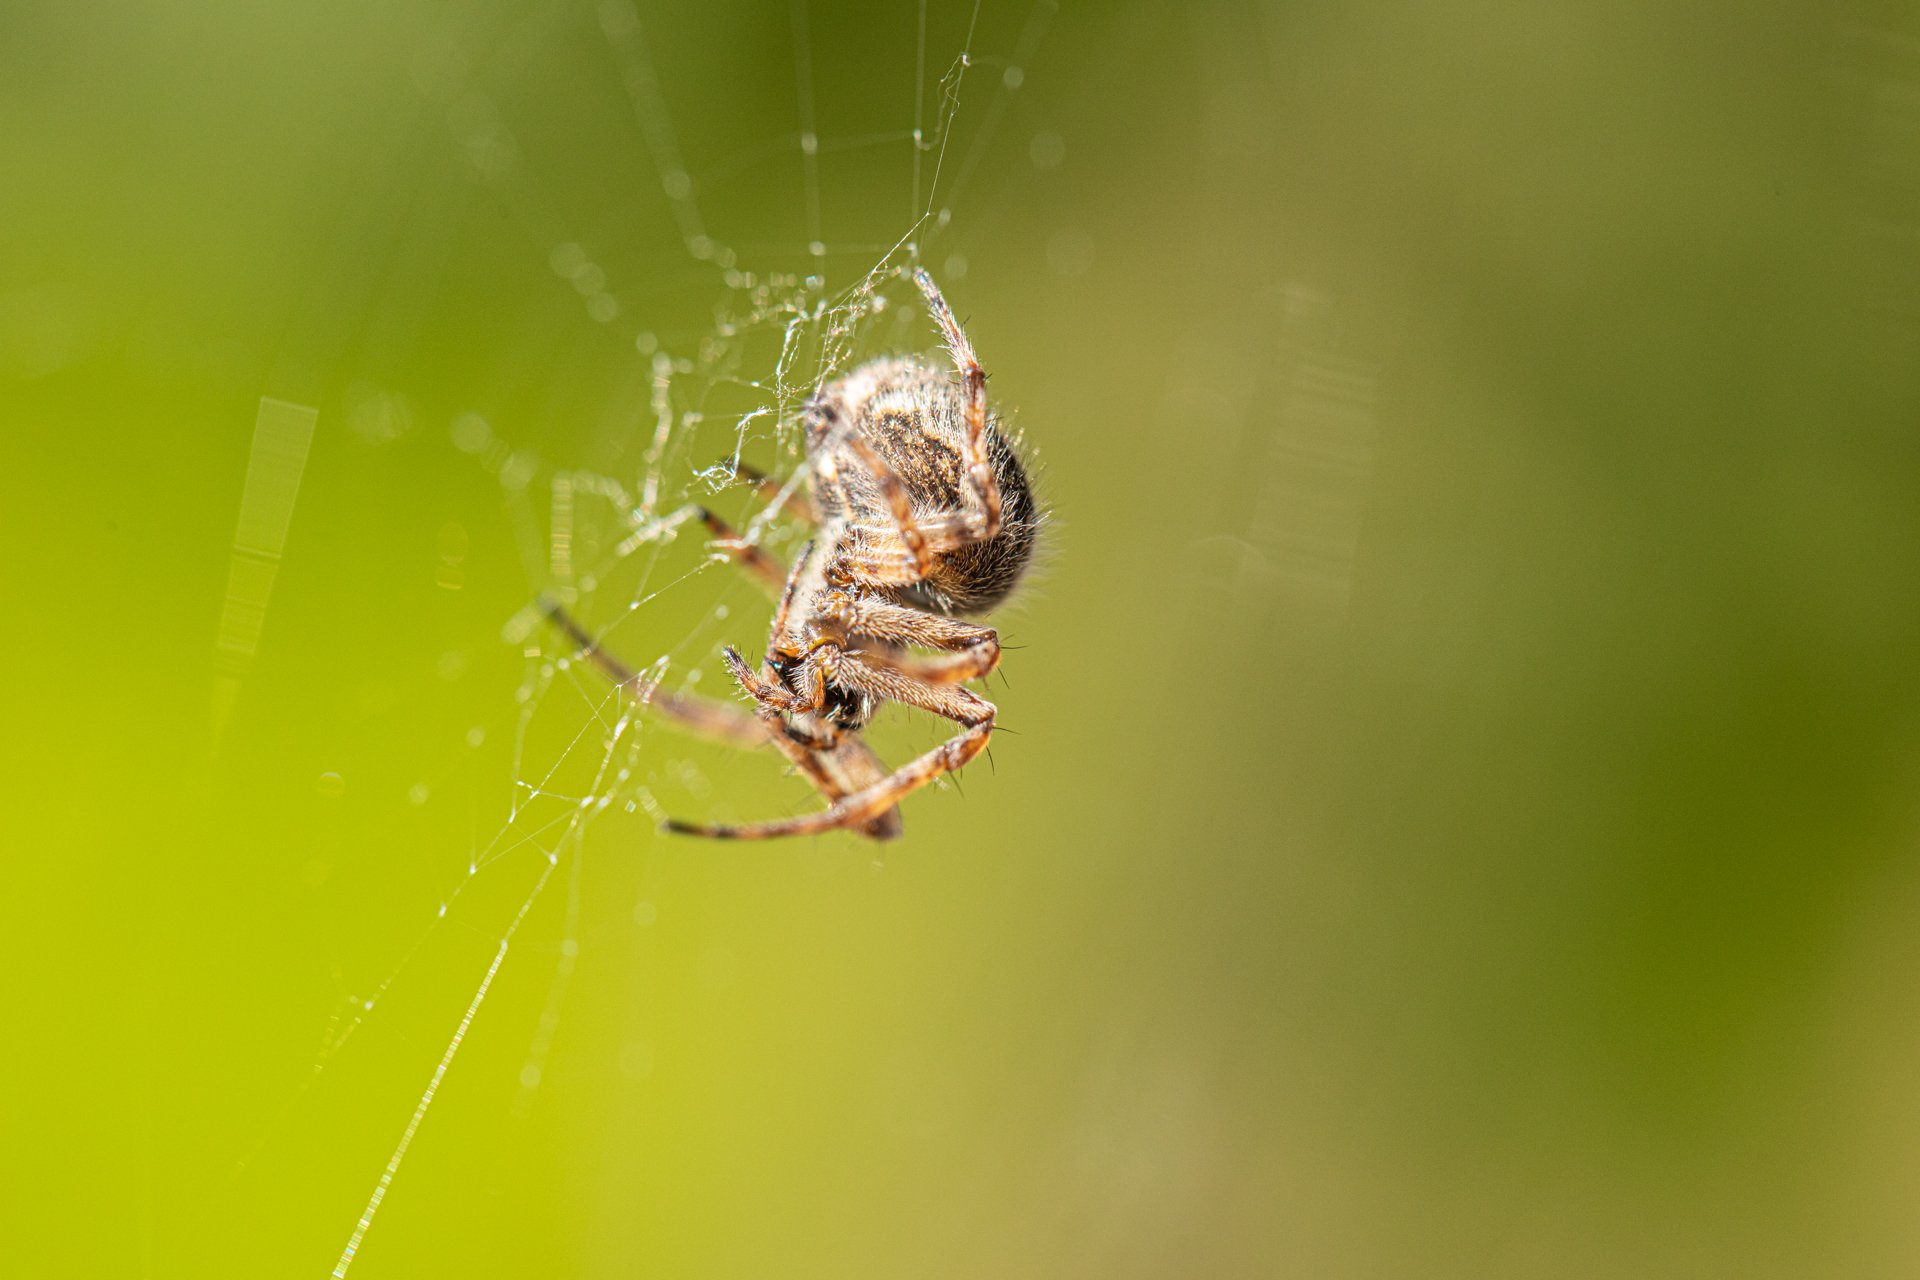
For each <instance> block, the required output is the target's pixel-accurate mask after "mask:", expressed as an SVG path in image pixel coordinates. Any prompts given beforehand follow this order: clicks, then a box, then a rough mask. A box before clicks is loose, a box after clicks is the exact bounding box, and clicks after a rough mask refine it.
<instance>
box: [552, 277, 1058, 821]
mask: <svg viewBox="0 0 1920 1280" xmlns="http://www.w3.org/2000/svg"><path fill="white" fill-rule="evenodd" d="M914 280H915V282H917V283H918V284H919V286H920V290H921V292H922V293H924V294H926V296H927V305H928V307H929V308H931V309H932V311H933V317H934V319H935V320H936V321H938V322H939V325H940V330H941V333H942V334H943V335H944V336H945V338H946V343H947V348H948V350H949V351H950V352H951V353H952V356H953V363H954V365H955V367H956V368H957V369H958V370H959V373H960V383H959V385H958V386H956V385H955V383H954V381H953V379H952V378H950V377H949V376H947V375H946V374H944V373H942V372H940V371H939V370H937V369H933V368H930V367H928V366H927V365H925V364H923V363H921V362H919V361H917V360H913V359H880V360H873V361H870V362H869V363H867V364H863V365H861V366H860V367H859V368H857V369H855V370H853V371H852V372H851V373H849V374H847V376H846V377H844V378H841V379H839V380H838V381H836V382H831V383H828V384H827V385H826V386H824V387H822V388H821V389H820V390H819V392H817V393H816V394H815V395H814V397H813V398H812V399H811V400H809V401H808V402H807V405H806V408H805V410H804V411H803V414H802V420H803V422H804V425H805V427H806V440H807V462H808V477H807V478H808V482H809V486H810V489H811V492H812V495H813V501H812V503H811V505H810V506H808V505H807V504H804V503H793V504H791V505H790V508H789V509H790V510H791V511H793V512H794V513H795V514H797V515H798V516H799V517H800V518H802V519H806V520H810V521H811V522H813V523H814V524H815V525H816V526H817V528H818V535H817V536H816V537H815V538H814V540H813V541H811V542H809V543H808V544H807V546H806V548H805V550H803V551H802V552H801V554H800V558H799V561H798V563H796V564H795V565H794V566H793V569H792V571H791V572H788V571H787V570H786V569H784V568H783V567H782V566H781V565H780V564H779V562H778V561H777V560H775V559H774V558H773V557H772V556H770V555H768V554H767V553H766V552H764V551H762V550H761V549H760V548H759V547H756V546H753V545H751V544H749V543H746V542H744V541H742V540H741V539H740V537H739V536H738V535H737V534H736V533H735V532H734V531H733V530H732V529H731V528H729V527H728V526H727V525H726V524H725V523H724V522H723V521H721V520H720V519H719V517H717V516H715V515H714V514H713V513H712V512H709V511H706V510H704V509H701V508H696V509H695V511H694V514H695V515H696V516H697V517H698V518H699V519H700V520H701V521H702V522H703V523H704V524H705V525H706V526H707V529H708V531H709V532H710V533H711V534H712V535H713V538H714V544H715V545H716V546H718V547H720V548H721V549H723V550H724V551H725V552H726V553H727V555H728V556H729V557H730V558H732V559H733V560H734V561H735V562H736V563H738V564H740V565H741V566H742V567H744V568H746V569H747V570H748V571H750V572H752V573H753V574H754V575H755V576H757V577H759V578H760V579H761V580H762V581H763V582H765V583H766V584H767V585H768V586H770V587H772V588H773V589H775V590H777V591H778V592H779V593H780V604H779V608H778V609H777V610H776V611H775V613H774V617H773V630H772V633H771V634H770V635H769V636H768V638H767V654H766V658H765V659H764V660H763V661H762V663H761V665H760V670H759V671H758V672H755V671H754V670H753V669H752V668H751V667H749V666H748V665H747V663H746V662H745V660H743V659H742V658H741V657H740V654H739V652H738V651H737V650H735V649H734V648H733V647H731V646H729V647H728V648H727V649H726V650H725V651H724V653H725V658H726V663H727V669H728V670H729V671H730V672H732V673H733V678H734V679H735V680H737V681H739V683H740V687H741V688H742V689H744V690H745V691H746V693H747V695H748V696H749V697H751V698H752V699H753V701H754V703H755V704H756V707H755V714H753V715H751V716H749V715H747V714H745V713H743V712H741V711H738V710H736V709H735V708H733V707H731V706H729V705H727V704H725V703H720V702H713V701H709V700H707V699H702V698H696V697H692V696H690V695H687V694H680V693H669V692H667V691H664V690H656V691H655V692H654V693H653V694H652V696H651V697H650V698H648V699H647V700H646V701H647V705H649V706H651V707H652V708H653V709H654V710H655V711H657V712H659V713H661V714H663V715H665V716H667V717H669V718H671V719H674V720H677V721H679V722H680V723H681V724H683V725H685V726H686V727H688V728H691V729H694V730H695V731H697V732H700V733H703V734H705V735H707V736H709V737H713V738H717V739H719V740H721V741H725V742H728V743H732V744H734V745H739V746H754V745H758V744H760V743H763V742H770V743H772V744H773V745H774V746H775V747H776V748H778V749H779V750H780V751H781V752H782V753H783V754H784V755H785V756H786V757H787V758H788V759H789V760H791V761H792V762H793V764H794V766H795V767H796V768H797V769H798V770H799V771H800V773H801V774H802V775H803V776H804V777H805V778H806V779H807V780H808V781H809V782H811V783H812V784H813V785H814V786H815V787H817V788H819V789H820V791H821V793H822V794H823V795H825V796H826V797H827V799H828V800H829V801H830V802H831V803H830V804H829V805H828V807H827V808H826V809H824V810H821V811H820V812H818V813H812V814H807V815H805V816H803V817H798V818H789V819H786V820H784V821H776V822H761V823H754V824H751V825H747V826H719V825H708V824H698V823H689V822H678V821H669V822H667V824H666V829H667V830H669V831H678V832H683V833H686V834H689V835H701V836H714V837H719V838H723V839H731V840H755V839H766V838H770V837H773V836H794V835H807V834H811V833H815V832H822V831H834V830H839V829H848V830H853V831H857V832H858V833H859V834H861V835H864V836H866V837H868V838H869V839H873V840H891V839H893V838H895V837H896V836H898V835H899V834H900V832H901V823H900V810H899V808H898V807H897V806H898V804H899V802H900V800H901V799H902V798H904V797H905V796H907V795H909V794H910V793H912V792H914V791H917V790H918V789H919V788H921V787H924V786H926V785H927V784H928V783H929V782H932V781H933V780H934V779H935V778H938V777H939V776H941V775H942V774H945V773H951V772H953V771H954V770H956V769H959V768H960V767H961V766H962V765H964V764H966V763H967V762H968V761H970V760H972V759H973V758H974V757H975V756H977V755H979V754H980V752H981V751H982V750H984V749H985V747H986V745H987V739H988V738H989V737H990V736H991V735H992V733H993V717H994V706H993V704H992V703H991V702H988V701H987V700H986V699H984V698H981V697H979V696H978V695H976V694H974V693H972V692H970V691H969V690H967V689H966V688H964V687H962V686H963V684H964V682H966V681H968V680H975V679H979V678H980V677H982V676H985V675H986V674H987V673H989V672H990V671H992V670H993V669H994V668H995V667H996V666H998V665H999V662H1000V642H999V637H998V636H997V634H996V633H995V632H994V630H993V629H992V628H991V627H982V626H976V625H974V624H973V623H970V622H963V621H960V618H961V616H964V615H970V614H981V613H985V612H987V611H988V610H990V609H992V608H993V607H994V606H995V605H997V604H999V603H1000V602H1001V601H1003V600H1005V599H1006V597H1007V595H1008V594H1009V593H1010V592H1011V591H1012V590H1013V588H1014V585H1015V584H1016V583H1017V582H1018V581H1019V579H1020V575H1021V574H1022V573H1023V572H1024V571H1025V569H1026V567H1027V564H1028V562H1029V561H1030V560H1031V559H1032V558H1033V547H1034V539H1035V536H1036V534H1037V532H1038V529H1039V525H1040V513H1039V510H1038V508H1037V507H1036V505H1035V503H1034V499H1033V491H1032V489H1031V488H1030V487H1029V486H1028V484H1027V476H1026V472H1025V471H1024V470H1023V469H1022V468H1021V466H1020V460H1019V458H1018V457H1017V456H1016V455H1015V453H1014V449H1013V445H1012V444H1011V443H1009V442H1008V440H1007V438H1006V437H1005V436H1004V435H1002V434H1001V433H1000V431H999V430H998V424H997V423H996V422H995V421H994V420H993V418H992V417H991V416H990V415H989V414H988V412H987V375H986V372H985V370H983V369H982V368H981V367H980V362H979V360H978V359H976V358H975V356H974V354H973V345H972V344H971V343H970V342H968V341H967V335H966V334H965V333H964V332H962V330H961V328H960V325H959V322H958V321H956V320H955V319H954V318H953V312H952V310H951V309H950V308H949V307H948V306H947V302H946V299H945V298H943V297H941V296H940V290H939V289H938V288H937V287H936V286H935V285H934V283H933V279H932V277H930V276H928V275H927V273H926V272H925V271H916V272H915V273H914ZM735 473H736V475H737V476H738V477H739V478H741V479H745V480H748V481H750V482H752V483H753V484H755V485H756V486H758V487H759V489H760V490H761V492H763V493H767V494H775V495H777V494H779V493H780V492H781V487H780V486H779V485H778V484H777V483H776V482H774V481H771V480H769V479H768V478H767V477H766V476H764V475H761V474H760V473H759V472H756V471H753V470H752V469H750V468H747V467H745V466H741V465H738V464H736V466H735ZM545 608H546V612H547V614H548V616H549V617H550V618H552V620H553V621H554V623H555V624H556V625H558V626H559V627H560V628H561V629H562V630H563V631H565V632H566V634H567V635H568V636H569V637H570V638H571V639H572V640H573V641H574V642H575V643H576V644H578V645H580V646H581V650H582V652H583V653H584V654H585V655H586V656H587V657H589V658H590V659H591V660H592V661H594V662H595V663H596V664H597V665H598V666H599V667H600V668H601V669H602V670H603V671H605V672H606V673H607V674H608V675H609V676H610V677H611V678H613V679H614V680H616V681H617V682H619V683H620V684H621V685H623V686H625V687H626V688H627V689H629V690H630V691H637V684H636V677H635V675H634V673H633V672H632V671H631V670H630V669H629V668H627V667H626V666H625V665H623V664H622V663H620V662H619V661H618V660H617V659H615V658H614V657H613V656H612V655H610V654H608V653H606V652H605V651H604V650H602V649H601V648H600V646H599V644H598V643H597V642H596V641H595V640H594V638H593V637H592V636H591V635H590V634H588V633H587V632H586V631H585V630H584V629H583V628H582V627H581V626H580V625H579V624H578V623H577V622H575V621H574V620H573V619H572V618H571V617H569V616H568V615H567V614H566V612H565V611H564V610H562V609H561V608H560V606H559V605H557V604H555V603H552V602H547V603H546V605H545ZM914 649H920V650H932V651H934V653H935V654H937V655H938V656H921V655H919V654H915V653H913V652H911V650H914ZM888 701H893V702H901V703H905V704H906V705H908V706H911V707H918V708H920V709H921V710H923V711H931V712H933V713H934V714H935V715H940V716H945V717H946V718H948V719H949V720H953V721H955V722H956V723H958V724H959V725H960V726H961V730H960V732H959V733H957V734H955V735H954V736H953V737H952V738H951V739H949V740H948V741H946V742H944V743H942V744H941V745H940V746H938V747H935V748H934V749H933V750H931V751H929V752H927V753H926V754H924V755H922V756H920V757H918V758H917V759H914V760H911V761H909V762H908V763H906V764H904V765H902V766H901V767H900V768H898V769H895V770H894V771H893V772H891V773H888V772H887V770H886V768H885V766H884V765H882V764H881V763H880V760H879V757H877V756H876V755H874V753H873V751H872V749H871V748H870V747H868V746H867V744H866V742H865V741H864V740H863V739H862V738H861V737H860V731H861V730H862V729H864V728H866V726H867V725H868V723H869V722H870V721H872V719H873V716H874V713H875V711H877V710H878V709H879V707H880V705H881V704H882V703H884V702H888Z"/></svg>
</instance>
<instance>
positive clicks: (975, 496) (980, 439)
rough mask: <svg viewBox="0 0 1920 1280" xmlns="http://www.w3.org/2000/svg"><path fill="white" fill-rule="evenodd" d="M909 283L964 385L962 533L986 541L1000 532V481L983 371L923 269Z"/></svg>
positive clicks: (969, 344)
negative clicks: (992, 456)
mask: <svg viewBox="0 0 1920 1280" xmlns="http://www.w3.org/2000/svg"><path fill="white" fill-rule="evenodd" d="M913 280H914V283H915V284H917V285H919V286H920V292H921V293H923V294H925V295H926V297H927V306H928V308H929V309H930V310H931V311H932V312H933V318H934V319H935V320H936V321H938V322H939V325H940V332H941V334H942V336H944V337H945V338H946V340H947V350H948V351H949V352H950V353H951V354H952V356H953V364H954V368H955V369H957V370H958V371H959V373H960V377H961V380H962V381H964V382H965V383H966V386H967V411H966V412H967V436H966V459H965V461H966V464H967V469H966V473H965V476H964V480H965V483H964V484H963V485H962V486H961V492H962V495H963V496H964V497H965V498H966V500H967V506H968V508H969V510H968V512H967V516H966V532H967V533H968V534H969V535H970V536H969V537H968V538H967V541H969V542H986V541H987V540H989V539H990V538H994V537H996V536H998V535H999V533H1000V481H999V479H998V478H997V477H996V476H995V475H994V471H993V464H992V463H991V462H990V461H989V459H988V458H987V371H986V370H985V369H983V368H981V367H980V358H979V357H978V356H976V355H974V353H973V343H972V342H970V341H968V339H967V334H966V330H964V329H962V328H961V327H960V322H959V321H958V320H956V319H954V318H953V308H952V307H949V306H948V305H947V300H946V298H945V296H944V295H942V294H941V292H940V287H939V286H938V285H936V284H934V282H933V277H932V276H930V275H928V274H927V272H926V268H924V267H922V268H920V269H918V270H916V271H915V272H914V273H913Z"/></svg>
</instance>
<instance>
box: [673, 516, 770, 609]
mask: <svg viewBox="0 0 1920 1280" xmlns="http://www.w3.org/2000/svg"><path fill="white" fill-rule="evenodd" d="M693 514H694V518H695V519H697V520H699V521H700V523H701V524H703V525H705V526H706V527H707V532H708V533H709V534H711V535H713V546H714V547H715V548H716V549H718V550H719V551H720V552H722V553H723V554H724V555H725V556H726V557H727V558H728V559H729V560H732V561H733V562H734V563H735V564H737V565H739V566H740V567H741V568H743V569H745V570H746V571H747V572H748V573H751V574H752V575H753V576H754V577H756V578H758V579H759V580H760V583H761V585H762V586H765V587H768V588H770V589H771V590H773V591H776V592H778V591H779V590H780V589H781V588H782V587H784V586H785V585H786V582H787V570H786V568H785V567H784V566H783V565H782V564H781V563H780V562H779V561H778V560H776V559H774V558H773V557H772V556H770V555H768V554H767V553H766V552H765V551H762V550H761V549H760V548H759V547H758V546H756V545H755V544H754V543H751V542H748V541H747V540H746V539H744V538H742V537H741V536H740V533H739V531H738V530H736V529H735V528H734V527H733V526H732V525H730V524H728V523H727V522H726V521H725V520H722V519H721V518H720V517H719V516H717V515H715V514H714V513H713V512H711V511H709V510H707V509H706V508H705V507H695V508H694V509H693Z"/></svg>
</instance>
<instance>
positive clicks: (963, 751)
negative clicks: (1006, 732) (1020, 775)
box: [666, 720, 993, 840]
mask: <svg viewBox="0 0 1920 1280" xmlns="http://www.w3.org/2000/svg"><path fill="white" fill-rule="evenodd" d="M992 736H993V723H992V721H990V720H989V721H987V722H986V723H983V724H977V725H974V726H972V727H971V728H968V729H964V730H962V731H961V732H960V733H958V734H956V735H955V736H954V737H952V738H950V739H949V740H947V741H946V742H943V743H941V744H940V745H939V746H937V747H935V748H934V749H933V750H931V751H929V752H927V753H926V754H925V755H922V756H918V757H915V758H914V759H912V760H909V761H908V762H907V763H906V764H903V765H901V766H900V767H899V768H898V769H895V770H894V771H893V772H892V773H890V774H888V775H887V776H886V777H885V778H883V779H882V780H881V781H879V782H877V783H875V784H874V785H873V786H870V787H868V788H866V789H865V790H863V791H857V792H855V793H854V794H852V795H850V796H847V797H846V798H845V799H842V800H838V801H835V802H834V803H833V804H832V805H830V806H829V807H828V808H825V809H822V810H821V811H820V812H818V813H810V814H805V815H803V816H801V817H798V818H787V819H783V820H780V821H776V822H756V823H750V824H748V825H745V826H727V825H723V824H719V823H689V822H678V821H672V820H669V821H668V823H667V825H666V829H667V830H668V831H672V832H676V833H678V834H680V835H690V836H706V837H708V838H710V839H714V840H772V839H776V838H779V837H781V836H805V835H818V834H821V833H823V832H827V831H840V830H844V829H846V828H849V827H859V826H861V825H862V824H863V823H868V822H871V821H872V820H873V818H874V816H875V815H876V814H885V813H887V812H888V811H890V810H892V809H894V807H895V806H897V805H898V804H899V803H900V801H901V800H903V799H905V798H906V797H907V796H909V795H911V794H913V793H914V792H915V791H918V790H919V789H920V788H921V787H924V786H926V785H927V784H928V783H929V782H932V781H933V780H934V779H935V778H938V777H940V776H942V775H943V774H948V773H952V772H954V771H955V770H956V769H959V768H961V767H962V766H963V765H965V764H966V763H967V762H968V761H969V760H972V759H973V758H974V757H975V756H977V755H979V754H980V752H981V751H983V750H985V748H986V745H987V739H988V738H990V737H992Z"/></svg>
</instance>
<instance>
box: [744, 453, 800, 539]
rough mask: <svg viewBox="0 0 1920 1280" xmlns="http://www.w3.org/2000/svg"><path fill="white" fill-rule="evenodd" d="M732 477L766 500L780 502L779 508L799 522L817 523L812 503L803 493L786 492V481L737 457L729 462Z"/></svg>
mask: <svg viewBox="0 0 1920 1280" xmlns="http://www.w3.org/2000/svg"><path fill="white" fill-rule="evenodd" d="M731 465H732V468H733V478H734V479H735V480H737V481H739V482H740V483H741V484H744V485H747V486H749V487H750V488H752V489H753V491H754V492H755V493H758V494H759V495H760V496H761V497H762V498H765V499H766V500H767V501H768V502H773V503H778V504H780V510H781V511H783V512H785V513H786V514H787V515H788V516H790V517H792V518H793V519H795V520H797V521H799V522H800V523H801V524H804V525H808V526H812V525H815V524H818V523H819V519H818V517H817V516H815V514H814V511H813V504H812V503H811V502H809V501H807V499H806V497H805V495H803V494H800V493H797V492H795V493H788V492H787V482H786V481H783V480H778V479H775V478H774V477H773V476H770V475H768V474H767V473H766V472H764V471H762V470H761V469H760V468H758V467H756V466H752V465H751V464H749V463H745V462H741V461H740V460H739V459H738V458H736V459H734V461H733V463H732V464H731Z"/></svg>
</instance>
